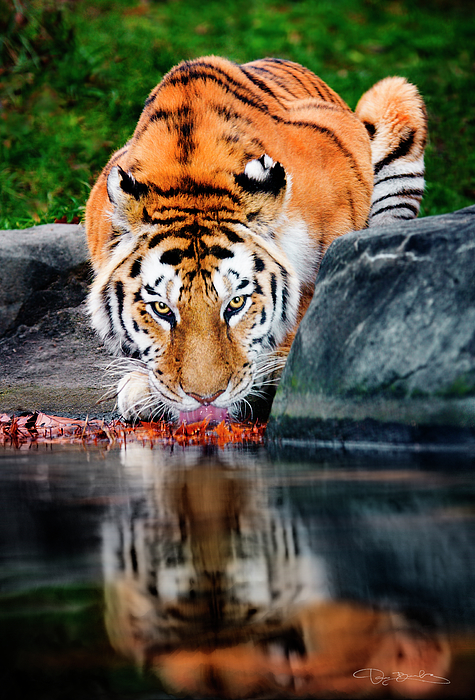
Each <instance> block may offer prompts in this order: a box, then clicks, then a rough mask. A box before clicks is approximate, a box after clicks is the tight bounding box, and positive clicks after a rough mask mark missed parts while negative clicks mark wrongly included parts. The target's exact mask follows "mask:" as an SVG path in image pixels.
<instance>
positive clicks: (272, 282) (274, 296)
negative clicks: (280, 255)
mask: <svg viewBox="0 0 475 700" xmlns="http://www.w3.org/2000/svg"><path fill="white" fill-rule="evenodd" d="M270 287H271V294H272V303H273V305H274V307H275V306H276V304H277V278H276V276H275V275H274V273H272V274H271V276H270Z"/></svg>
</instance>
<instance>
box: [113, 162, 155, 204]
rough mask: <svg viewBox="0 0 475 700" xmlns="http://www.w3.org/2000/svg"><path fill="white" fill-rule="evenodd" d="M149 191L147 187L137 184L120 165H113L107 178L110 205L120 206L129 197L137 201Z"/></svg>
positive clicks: (140, 183) (130, 174)
mask: <svg viewBox="0 0 475 700" xmlns="http://www.w3.org/2000/svg"><path fill="white" fill-rule="evenodd" d="M148 191H149V188H148V186H147V185H144V184H143V183H142V182H138V180H136V179H135V178H134V176H133V175H132V173H130V172H128V173H126V172H125V170H123V169H122V168H121V167H120V165H114V167H113V168H111V170H110V173H109V175H108V177H107V194H108V195H109V199H110V201H111V202H112V204H116V205H117V204H122V203H124V202H125V201H127V198H128V197H129V196H132V197H133V198H134V199H135V200H137V201H138V200H139V199H140V198H141V197H143V196H144V195H146V194H147V193H148Z"/></svg>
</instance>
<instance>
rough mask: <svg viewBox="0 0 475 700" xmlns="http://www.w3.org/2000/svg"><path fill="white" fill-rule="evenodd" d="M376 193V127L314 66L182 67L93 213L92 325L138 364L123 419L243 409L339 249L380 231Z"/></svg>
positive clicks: (114, 162) (113, 169) (97, 191)
mask: <svg viewBox="0 0 475 700" xmlns="http://www.w3.org/2000/svg"><path fill="white" fill-rule="evenodd" d="M372 190H373V164H372V154H371V145H370V138H369V136H368V133H367V129H366V128H365V125H364V124H363V122H362V120H360V119H359V118H358V117H357V116H355V114H353V112H351V110H350V109H349V108H348V107H347V106H346V105H345V103H344V102H343V101H342V100H341V99H340V97H338V95H336V93H334V92H333V91H332V90H331V89H330V88H329V87H328V86H326V85H325V83H324V82H323V81H321V80H320V79H319V78H317V77H316V76H315V75H313V74H312V73H311V72H310V71H308V70H307V69H305V68H303V67H301V66H299V65H297V64H294V63H290V62H288V61H280V60H276V59H264V60H260V61H255V62H253V63H248V64H245V65H242V66H238V65H236V64H233V63H230V62H228V61H226V60H224V59H221V58H217V57H207V58H203V59H197V60H195V61H190V62H185V63H183V64H180V65H179V66H177V67H175V68H174V69H172V70H171V71H170V73H168V74H167V75H166V76H165V78H164V79H163V80H162V82H161V83H160V84H159V85H158V86H157V87H156V88H155V89H154V90H153V91H152V93H151V94H150V96H149V98H148V99H147V101H146V104H145V108H144V111H143V113H142V116H141V117H140V119H139V122H138V124H137V127H136V130H135V133H134V135H133V137H132V139H131V140H130V141H129V142H128V144H126V145H125V146H124V148H122V149H121V150H120V151H118V152H117V153H116V154H114V156H113V157H112V158H111V160H110V161H109V163H108V165H107V166H106V168H105V169H104V171H103V173H102V174H101V176H100V177H99V179H98V181H97V183H96V185H95V187H94V188H93V190H92V193H91V196H90V199H89V202H88V206H87V210H86V227H87V235H88V240H89V246H90V250H91V256H92V261H93V265H94V268H95V272H96V280H95V282H94V285H93V288H92V293H91V297H90V309H91V313H92V317H93V322H94V325H95V326H96V329H97V330H98V331H99V333H100V335H101V336H102V337H103V339H104V340H105V341H106V343H108V344H109V346H110V347H111V349H113V350H114V351H115V352H117V353H118V354H125V355H129V356H135V357H136V358H137V359H139V360H140V364H137V365H136V367H135V368H134V373H129V374H128V378H127V381H126V382H122V384H119V407H120V408H121V410H122V412H123V413H124V415H126V416H127V417H132V416H134V415H142V414H143V413H147V412H148V413H152V414H154V413H155V414H156V413H161V412H163V411H169V412H171V413H172V414H174V415H177V413H182V412H192V411H194V410H195V409H200V408H201V407H202V406H203V405H205V406H208V405H212V406H214V407H215V408H217V409H218V410H221V409H222V410H227V409H228V408H230V407H233V406H236V405H238V404H239V402H241V401H245V400H246V397H247V396H248V395H249V394H250V393H252V391H253V388H254V387H255V386H256V384H258V383H259V381H260V380H261V379H262V378H263V377H266V376H268V375H269V374H272V372H273V371H274V370H275V369H276V368H277V367H278V366H279V365H280V366H281V365H282V362H281V361H280V359H279V358H277V359H276V358H275V353H276V351H278V353H280V354H281V355H282V354H283V355H285V354H286V352H287V351H288V349H289V347H290V343H291V341H292V339H293V336H294V334H295V331H296V328H297V326H298V322H299V320H300V318H301V317H302V315H303V313H304V312H305V310H306V308H307V306H308V303H309V301H310V298H311V295H312V293H313V285H314V281H315V275H316V271H317V269H318V265H319V263H320V260H321V257H322V254H323V252H324V251H325V249H326V248H327V247H328V245H329V244H330V242H331V241H332V240H333V239H334V238H335V237H337V236H339V235H341V234H343V233H346V232H348V231H350V230H355V229H356V230H357V229H360V228H364V227H365V226H366V224H367V221H368V215H369V211H370V202H371V195H372ZM177 348H180V349H178V350H177ZM272 354H274V358H273V359H272V358H270V356H271V355H272ZM211 377H214V379H211Z"/></svg>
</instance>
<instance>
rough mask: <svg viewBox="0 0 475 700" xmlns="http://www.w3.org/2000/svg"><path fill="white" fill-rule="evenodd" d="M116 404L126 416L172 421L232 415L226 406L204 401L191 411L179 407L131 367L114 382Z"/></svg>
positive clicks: (220, 418) (219, 419)
mask: <svg viewBox="0 0 475 700" xmlns="http://www.w3.org/2000/svg"><path fill="white" fill-rule="evenodd" d="M117 405H118V409H119V412H120V414H121V415H122V416H123V417H124V418H125V419H126V420H140V419H142V420H151V419H160V420H169V421H170V422H175V423H179V424H181V423H188V424H190V423H197V422H199V421H203V420H207V421H208V422H209V423H221V422H222V421H223V420H224V421H228V420H231V419H232V415H231V414H232V411H231V410H228V408H221V407H218V406H213V405H208V406H200V407H199V408H196V409H194V410H192V411H181V410H179V409H177V408H175V407H173V406H171V405H170V404H168V402H167V401H166V400H165V399H164V398H163V397H162V396H161V395H160V394H159V393H158V392H157V391H155V390H154V389H153V387H151V385H150V380H149V376H148V374H147V373H145V372H143V371H138V370H134V371H132V372H128V373H127V374H125V375H124V376H123V377H122V379H121V380H120V381H119V383H118V386H117Z"/></svg>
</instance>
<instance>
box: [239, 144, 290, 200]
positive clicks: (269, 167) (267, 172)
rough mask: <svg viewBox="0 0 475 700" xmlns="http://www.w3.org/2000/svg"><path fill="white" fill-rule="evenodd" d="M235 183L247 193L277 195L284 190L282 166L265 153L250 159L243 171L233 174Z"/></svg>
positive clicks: (284, 180)
mask: <svg viewBox="0 0 475 700" xmlns="http://www.w3.org/2000/svg"><path fill="white" fill-rule="evenodd" d="M234 180H235V182H236V184H238V185H239V187H241V188H242V189H243V190H244V191H245V192H248V193H249V194H261V195H271V196H272V197H277V196H279V195H280V194H282V193H283V192H284V191H285V187H286V184H287V183H286V177H285V170H284V167H283V166H282V165H281V164H280V163H277V162H276V161H274V160H272V158H271V157H270V156H268V155H267V153H264V154H263V155H262V156H261V157H260V158H256V159H255V160H250V161H249V162H248V163H247V165H246V167H245V169H244V172H243V173H239V174H237V175H235V176H234Z"/></svg>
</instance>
